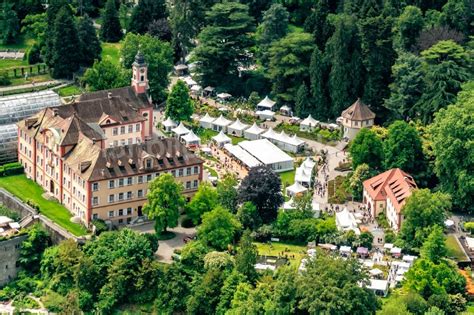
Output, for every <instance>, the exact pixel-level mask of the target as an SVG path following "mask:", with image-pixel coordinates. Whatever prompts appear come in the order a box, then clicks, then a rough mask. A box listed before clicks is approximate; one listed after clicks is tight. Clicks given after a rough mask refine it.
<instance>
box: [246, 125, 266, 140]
mask: <svg viewBox="0 0 474 315" xmlns="http://www.w3.org/2000/svg"><path fill="white" fill-rule="evenodd" d="M264 131H265V130H264V129H262V128H260V127H259V126H257V124H256V123H253V125H252V126H251V127H250V128H248V129H246V130H244V137H245V138H246V139H249V140H258V139H260V135H261V134H262V133H263V132H264Z"/></svg>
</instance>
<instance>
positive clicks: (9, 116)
mask: <svg viewBox="0 0 474 315" xmlns="http://www.w3.org/2000/svg"><path fill="white" fill-rule="evenodd" d="M59 105H61V99H60V98H59V95H58V94H56V93H55V92H53V91H41V92H34V93H25V94H16V95H11V96H5V97H0V125H6V124H11V123H16V122H18V121H20V120H22V119H25V118H27V117H30V116H31V115H33V114H36V113H37V112H39V111H40V110H41V109H43V108H45V107H52V106H59Z"/></svg>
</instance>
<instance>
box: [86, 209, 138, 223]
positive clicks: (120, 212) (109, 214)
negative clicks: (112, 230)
mask: <svg viewBox="0 0 474 315" xmlns="http://www.w3.org/2000/svg"><path fill="white" fill-rule="evenodd" d="M132 214H133V209H132V208H126V209H118V210H110V211H109V212H107V217H109V218H113V217H122V216H125V215H127V216H128V215H132ZM96 219H99V214H98V213H93V214H92V220H96ZM129 219H131V218H129ZM127 222H130V221H127Z"/></svg>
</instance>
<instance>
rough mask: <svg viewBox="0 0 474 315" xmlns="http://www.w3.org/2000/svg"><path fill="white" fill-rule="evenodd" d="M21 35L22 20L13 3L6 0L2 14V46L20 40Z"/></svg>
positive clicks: (0, 33)
mask: <svg viewBox="0 0 474 315" xmlns="http://www.w3.org/2000/svg"><path fill="white" fill-rule="evenodd" d="M19 34H20V20H19V19H18V15H17V13H16V11H15V10H13V3H10V2H9V1H6V0H4V1H3V3H2V11H1V12H0V39H1V41H2V44H12V43H14V42H16V41H17V40H18V35H19Z"/></svg>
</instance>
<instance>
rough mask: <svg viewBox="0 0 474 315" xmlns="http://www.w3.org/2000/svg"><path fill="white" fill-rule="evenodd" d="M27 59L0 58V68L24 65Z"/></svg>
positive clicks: (26, 63)
mask: <svg viewBox="0 0 474 315" xmlns="http://www.w3.org/2000/svg"><path fill="white" fill-rule="evenodd" d="M27 65H28V61H26V60H21V59H0V69H2V70H3V69H9V68H16V67H25V66H27Z"/></svg>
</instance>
